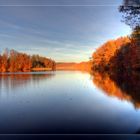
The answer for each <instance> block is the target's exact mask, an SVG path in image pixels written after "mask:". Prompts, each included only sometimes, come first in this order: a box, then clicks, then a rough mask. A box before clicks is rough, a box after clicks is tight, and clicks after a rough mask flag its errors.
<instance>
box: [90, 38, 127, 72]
mask: <svg viewBox="0 0 140 140" xmlns="http://www.w3.org/2000/svg"><path fill="white" fill-rule="evenodd" d="M128 46H130V39H129V38H128V37H121V38H119V39H117V40H110V41H108V42H106V43H105V44H103V45H102V46H101V47H100V48H98V49H97V50H96V51H95V52H94V53H93V56H92V58H93V66H92V69H93V70H98V71H101V72H103V71H108V70H114V69H116V70H120V69H122V67H120V65H123V68H124V67H125V68H126V67H127V61H125V60H127V58H126V57H128V54H127V53H128V48H127V47H128ZM120 51H121V53H120ZM126 54H127V56H126ZM123 59H125V60H123ZM116 63H117V65H116ZM118 64H119V65H118Z"/></svg>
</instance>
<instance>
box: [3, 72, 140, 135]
mask: <svg viewBox="0 0 140 140" xmlns="http://www.w3.org/2000/svg"><path fill="white" fill-rule="evenodd" d="M115 80H116V79H115ZM116 81H117V80H116ZM121 83H122V84H123V85H122V87H121V86H120V85H121ZM129 83H130V84H131V85H132V86H134V85H133V83H131V82H129ZM119 84H120V85H119ZM131 85H129V84H128V85H125V84H124V82H123V80H122V81H121V82H120V83H119V81H118V82H114V81H113V78H112V79H111V78H110V77H109V76H107V75H105V76H102V75H100V74H95V75H94V76H91V75H89V74H88V73H82V72H76V71H75V72H74V71H59V72H40V73H24V74H23V73H17V74H12V73H11V74H1V75H0V133H3V134H4V133H16V134H19V133H20V134H21V133H23V134H25V133H26V134H27V133H28V134H33V133H45V134H66V133H67V134H77V133H78V134H124V133H125V134H130V133H139V130H140V102H139V100H137V98H136V99H135V95H136V96H137V97H138V93H137V92H139V90H138V88H139V87H137V89H136V91H135V90H134V91H133V90H132V91H131V92H134V93H133V95H131V94H130V93H131V92H130V93H128V94H127V92H128V91H130V90H131V89H133V87H130V86H131ZM127 86H128V87H130V88H129V89H128V91H127V88H126V89H125V87H127ZM137 86H138V85H137Z"/></svg>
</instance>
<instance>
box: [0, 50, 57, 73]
mask: <svg viewBox="0 0 140 140" xmlns="http://www.w3.org/2000/svg"><path fill="white" fill-rule="evenodd" d="M32 68H51V69H52V70H55V61H53V60H51V59H48V58H45V57H41V56H39V55H33V56H30V55H27V54H25V53H19V52H17V51H15V50H10V51H8V50H7V49H6V50H5V51H4V53H3V54H2V55H0V72H19V71H31V70H32Z"/></svg>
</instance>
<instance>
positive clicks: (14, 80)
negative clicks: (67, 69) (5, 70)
mask: <svg viewBox="0 0 140 140" xmlns="http://www.w3.org/2000/svg"><path fill="white" fill-rule="evenodd" d="M52 76H54V73H39V74H33V73H27V74H23V73H21V74H14V73H13V74H0V89H2V88H3V89H6V90H10V89H15V88H18V87H21V86H25V85H27V84H30V83H32V82H34V83H38V82H40V81H42V80H46V79H50V78H51V77H52Z"/></svg>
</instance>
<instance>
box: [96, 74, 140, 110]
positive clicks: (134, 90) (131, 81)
mask: <svg viewBox="0 0 140 140" xmlns="http://www.w3.org/2000/svg"><path fill="white" fill-rule="evenodd" d="M93 82H94V84H95V85H96V86H98V87H99V88H100V89H102V90H103V91H105V93H106V94H107V95H108V96H112V97H117V98H118V99H120V100H127V101H130V102H132V103H133V105H134V106H135V108H140V89H139V87H140V74H138V73H136V72H132V73H124V74H119V73H115V74H114V73H113V74H108V73H97V72H95V73H94V74H93Z"/></svg>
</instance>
